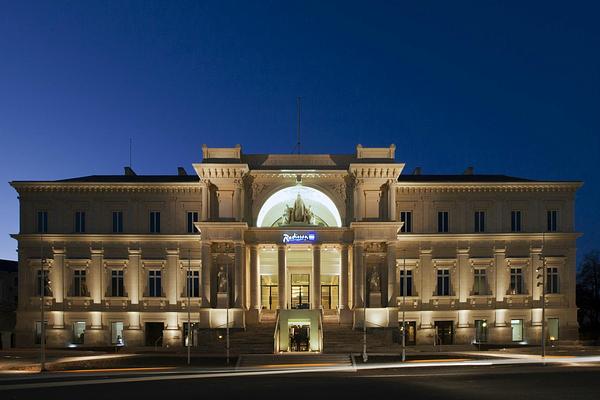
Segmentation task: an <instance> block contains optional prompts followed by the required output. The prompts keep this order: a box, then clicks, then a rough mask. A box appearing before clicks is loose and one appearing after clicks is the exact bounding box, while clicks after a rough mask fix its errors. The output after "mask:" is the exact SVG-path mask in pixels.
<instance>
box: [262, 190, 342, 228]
mask: <svg viewBox="0 0 600 400" xmlns="http://www.w3.org/2000/svg"><path fill="white" fill-rule="evenodd" d="M299 198H300V199H301V202H302V203H303V206H305V207H306V209H307V210H310V214H311V215H314V218H312V219H311V222H310V224H309V225H315V226H333V227H341V226H342V218H341V217H340V213H339V211H338V209H337V207H336V206H335V204H334V203H333V201H332V200H331V199H330V198H329V197H328V196H327V195H326V194H325V193H323V192H321V191H319V190H317V189H314V188H311V187H306V186H302V185H296V186H292V187H287V188H285V189H281V190H279V191H277V192H275V193H274V194H272V195H271V197H269V198H268V199H267V201H265V203H264V204H263V206H262V208H261V209H260V212H259V213H258V218H257V220H256V226H258V227H273V226H287V225H290V220H289V218H286V214H288V210H291V209H295V208H294V206H295V205H296V206H297V205H298V204H299V200H298V199H299ZM291 225H293V223H292V224H291Z"/></svg>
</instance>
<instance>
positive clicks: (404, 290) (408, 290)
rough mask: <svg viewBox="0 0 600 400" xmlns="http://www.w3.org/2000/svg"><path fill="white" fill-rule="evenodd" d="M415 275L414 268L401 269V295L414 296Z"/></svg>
mask: <svg viewBox="0 0 600 400" xmlns="http://www.w3.org/2000/svg"><path fill="white" fill-rule="evenodd" d="M412 288H413V275H412V270H410V269H407V270H406V271H404V270H403V269H401V270H400V296H412V295H413V290H412Z"/></svg>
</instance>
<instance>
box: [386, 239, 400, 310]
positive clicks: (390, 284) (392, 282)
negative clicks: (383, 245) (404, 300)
mask: <svg viewBox="0 0 600 400" xmlns="http://www.w3.org/2000/svg"><path fill="white" fill-rule="evenodd" d="M396 281H397V279H396V247H395V246H394V243H393V242H388V244H387V302H386V304H385V305H386V306H387V307H396V306H397V302H396V298H397V297H398V287H397V285H396Z"/></svg>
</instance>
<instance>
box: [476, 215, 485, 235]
mask: <svg viewBox="0 0 600 400" xmlns="http://www.w3.org/2000/svg"><path fill="white" fill-rule="evenodd" d="M475 232H485V211H475Z"/></svg>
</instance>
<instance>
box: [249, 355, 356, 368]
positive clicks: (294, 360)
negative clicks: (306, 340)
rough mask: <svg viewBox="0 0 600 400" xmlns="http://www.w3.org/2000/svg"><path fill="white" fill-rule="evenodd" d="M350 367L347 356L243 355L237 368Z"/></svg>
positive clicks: (350, 362) (350, 363)
mask: <svg viewBox="0 0 600 400" xmlns="http://www.w3.org/2000/svg"><path fill="white" fill-rule="evenodd" d="M251 367H254V368H270V367H273V368H300V367H352V359H351V358H350V355H349V354H315V353H291V354H289V353H288V354H243V355H241V356H240V359H239V362H238V368H251Z"/></svg>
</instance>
